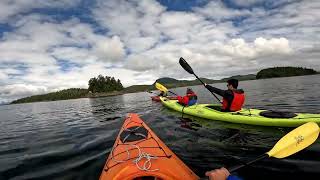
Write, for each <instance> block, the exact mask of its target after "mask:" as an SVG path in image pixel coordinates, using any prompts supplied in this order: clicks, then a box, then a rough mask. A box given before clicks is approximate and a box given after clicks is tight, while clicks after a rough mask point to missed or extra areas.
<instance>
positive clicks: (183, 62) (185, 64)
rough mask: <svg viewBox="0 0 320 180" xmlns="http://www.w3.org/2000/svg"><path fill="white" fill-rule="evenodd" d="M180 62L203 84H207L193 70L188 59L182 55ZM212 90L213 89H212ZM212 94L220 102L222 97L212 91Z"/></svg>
mask: <svg viewBox="0 0 320 180" xmlns="http://www.w3.org/2000/svg"><path fill="white" fill-rule="evenodd" d="M179 64H180V65H181V66H182V67H183V69H184V70H186V71H187V72H188V73H190V74H193V75H194V76H195V77H196V78H197V79H198V80H199V81H200V82H201V83H202V84H203V85H204V87H206V86H205V83H204V82H203V81H202V80H201V79H200V78H199V77H198V76H197V75H196V74H195V73H194V72H193V70H192V68H191V66H190V65H189V64H188V63H187V61H186V60H184V59H183V58H182V57H180V59H179ZM210 92H211V91H210ZM211 94H212V95H213V96H214V97H215V98H216V99H217V100H218V101H219V103H221V102H220V99H219V98H218V97H217V96H216V95H215V94H213V93H212V92H211Z"/></svg>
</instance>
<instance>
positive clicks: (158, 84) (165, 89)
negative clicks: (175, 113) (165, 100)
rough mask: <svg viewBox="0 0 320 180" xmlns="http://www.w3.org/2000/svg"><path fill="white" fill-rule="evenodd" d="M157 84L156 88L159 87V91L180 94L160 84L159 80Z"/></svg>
mask: <svg viewBox="0 0 320 180" xmlns="http://www.w3.org/2000/svg"><path fill="white" fill-rule="evenodd" d="M155 86H156V88H157V89H158V90H159V91H163V92H170V93H172V94H174V95H176V96H178V95H177V94H176V93H174V92H171V91H169V90H168V89H167V88H166V87H164V86H163V85H162V84H160V83H158V82H156V84H155Z"/></svg>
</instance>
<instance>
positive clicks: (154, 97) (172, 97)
mask: <svg viewBox="0 0 320 180" xmlns="http://www.w3.org/2000/svg"><path fill="white" fill-rule="evenodd" d="M166 98H168V99H170V100H177V97H176V96H167V97H166ZM151 100H152V101H156V102H161V100H160V96H151Z"/></svg>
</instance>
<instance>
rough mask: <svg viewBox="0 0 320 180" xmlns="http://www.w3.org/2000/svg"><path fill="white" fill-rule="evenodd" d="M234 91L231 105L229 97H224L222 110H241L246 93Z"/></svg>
mask: <svg viewBox="0 0 320 180" xmlns="http://www.w3.org/2000/svg"><path fill="white" fill-rule="evenodd" d="M232 92H233V100H232V103H231V105H230V106H229V103H228V101H227V99H225V98H223V101H222V110H225V111H239V110H241V108H242V106H243V104H244V100H245V95H244V93H238V92H236V91H232ZM228 107H230V108H229V109H228Z"/></svg>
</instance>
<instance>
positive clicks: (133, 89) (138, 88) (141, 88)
mask: <svg viewBox="0 0 320 180" xmlns="http://www.w3.org/2000/svg"><path fill="white" fill-rule="evenodd" d="M317 74H319V72H317V73H316V74H305V75H296V76H308V75H317ZM284 77H294V76H284ZM284 77H267V78H260V79H257V78H253V74H250V75H238V76H231V77H229V78H237V79H239V81H248V80H261V79H273V78H284ZM229 78H223V79H221V80H211V79H205V80H204V82H205V83H207V84H215V83H221V82H225V81H226V80H227V79H229ZM166 81H167V82H166ZM170 81H171V82H170ZM157 82H159V83H161V84H163V85H165V86H166V87H168V88H178V87H186V86H196V85H201V82H199V80H197V79H195V80H192V81H187V80H176V79H173V78H160V79H158V80H157ZM153 90H156V89H155V87H154V85H133V86H130V87H127V88H125V89H124V90H121V91H113V92H105V93H90V92H88V93H86V94H84V95H81V96H79V97H75V98H69V99H80V98H101V97H110V96H119V95H124V94H130V93H138V92H146V91H153ZM44 95H46V94H44ZM36 96H41V95H36ZM31 97H33V96H30V97H26V98H21V99H18V100H15V101H12V102H11V103H9V104H21V103H33V102H49V101H59V100H69V99H57V100H40V101H30V102H19V100H22V99H24V100H26V99H28V98H31ZM9 104H2V105H9Z"/></svg>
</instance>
